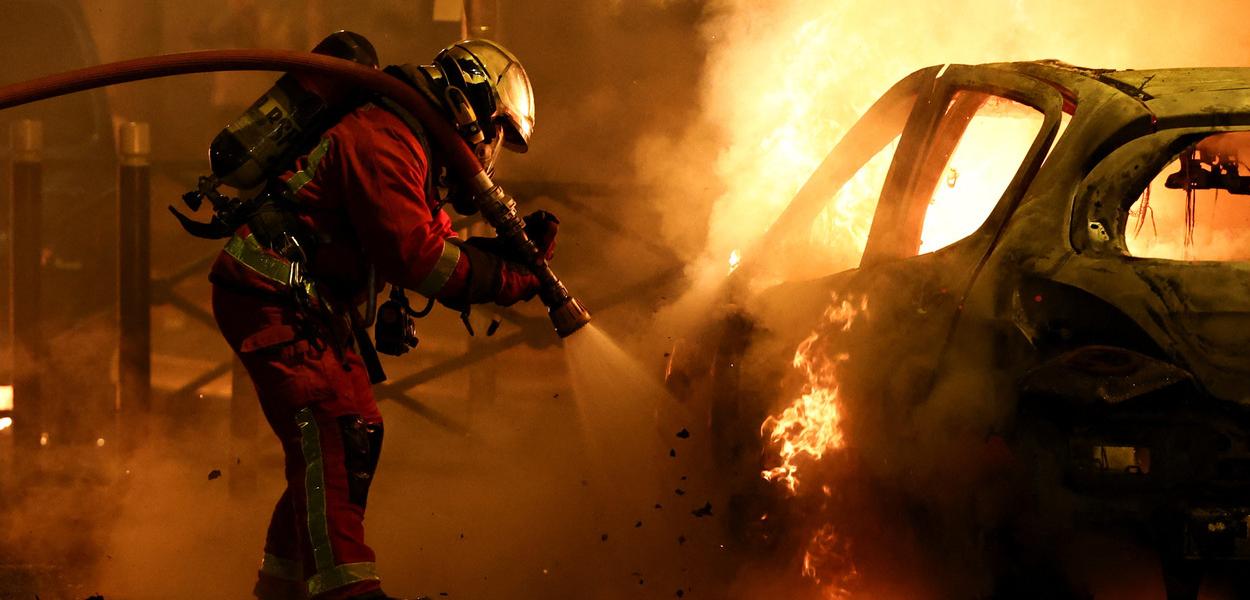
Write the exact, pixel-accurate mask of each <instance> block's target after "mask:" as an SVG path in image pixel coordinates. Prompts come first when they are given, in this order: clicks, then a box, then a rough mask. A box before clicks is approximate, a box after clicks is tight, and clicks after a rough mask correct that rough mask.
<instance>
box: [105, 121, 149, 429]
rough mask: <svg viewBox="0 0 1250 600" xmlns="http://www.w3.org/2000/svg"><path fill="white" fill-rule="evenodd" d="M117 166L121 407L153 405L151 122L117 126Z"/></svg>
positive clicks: (135, 410) (131, 409)
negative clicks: (150, 231)
mask: <svg viewBox="0 0 1250 600" xmlns="http://www.w3.org/2000/svg"><path fill="white" fill-rule="evenodd" d="M118 138H119V141H120V147H119V151H120V152H119V153H120V166H119V167H118V172H117V216H118V219H117V231H118V252H117V256H118V268H117V274H118V282H117V312H118V319H117V321H118V329H119V332H120V337H119V342H118V344H119V346H118V353H117V354H118V374H117V382H118V385H117V397H116V400H115V402H114V405H113V409H114V410H115V411H117V412H119V413H121V412H124V413H128V414H133V413H147V412H150V411H151V409H152V312H151V311H152V279H151V277H152V275H151V236H150V234H149V229H150V221H149V218H150V215H149V208H150V205H151V185H150V178H151V164H150V162H149V155H150V154H151V150H152V142H151V134H150V130H149V128H148V124H147V123H126V124H124V125H122V126H121V131H120V132H119V136H118Z"/></svg>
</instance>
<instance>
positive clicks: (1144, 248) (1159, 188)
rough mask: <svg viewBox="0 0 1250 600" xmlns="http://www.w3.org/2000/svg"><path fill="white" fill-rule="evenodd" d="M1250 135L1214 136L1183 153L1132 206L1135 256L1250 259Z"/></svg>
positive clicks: (1130, 239) (1128, 235)
mask: <svg viewBox="0 0 1250 600" xmlns="http://www.w3.org/2000/svg"><path fill="white" fill-rule="evenodd" d="M1248 164H1250V132H1234V133H1224V134H1217V135H1212V136H1210V137H1207V138H1204V139H1203V140H1202V141H1200V142H1198V143H1197V144H1195V145H1193V146H1191V147H1189V148H1187V149H1185V150H1184V151H1182V152H1181V153H1180V155H1179V156H1178V157H1177V158H1176V159H1175V160H1173V161H1172V162H1170V163H1169V164H1168V165H1167V166H1166V167H1165V168H1164V169H1163V170H1161V171H1160V172H1159V173H1158V174H1157V175H1156V176H1155V177H1154V179H1153V180H1152V181H1151V182H1150V185H1149V186H1148V187H1147V188H1146V189H1145V190H1144V191H1143V192H1142V194H1141V196H1140V197H1139V198H1138V199H1137V201H1136V202H1134V203H1133V205H1132V206H1131V208H1130V209H1129V213H1128V222H1127V224H1126V226H1125V235H1124V238H1125V240H1124V241H1125V245H1126V246H1127V248H1128V250H1129V253H1130V254H1132V255H1133V256H1138V257H1145V258H1165V259H1173V260H1216V261H1245V260H1250V167H1247V165H1248Z"/></svg>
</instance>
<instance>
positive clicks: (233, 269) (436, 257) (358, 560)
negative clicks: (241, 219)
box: [210, 40, 558, 600]
mask: <svg viewBox="0 0 1250 600" xmlns="http://www.w3.org/2000/svg"><path fill="white" fill-rule="evenodd" d="M387 72H389V73H391V74H392V75H394V76H396V77H400V78H401V79H403V80H405V81H406V82H407V83H408V84H410V85H412V86H413V87H415V88H416V89H417V90H418V91H420V92H422V93H423V94H425V95H426V97H427V98H428V99H430V100H431V101H432V102H434V103H436V104H437V105H438V106H440V107H442V108H443V109H444V113H445V115H446V116H447V118H448V119H449V120H451V121H452V122H453V123H454V124H455V125H456V126H457V128H458V130H459V131H460V132H461V134H462V135H463V136H464V137H465V139H466V141H467V142H469V143H470V144H471V146H472V147H473V149H474V151H475V152H476V153H477V155H478V157H479V159H480V160H481V161H482V163H483V165H484V166H485V167H486V168H487V169H488V170H491V169H493V165H494V162H495V158H496V156H497V154H498V153H499V152H500V149H501V148H508V149H510V150H513V151H516V152H525V151H526V150H527V149H528V144H529V138H530V133H531V132H532V130H533V127H534V104H533V96H532V89H531V86H530V81H529V77H528V76H527V75H526V72H525V70H524V69H523V68H522V66H521V64H520V63H519V62H518V61H517V59H516V57H515V56H513V55H512V54H511V53H510V52H508V51H507V50H506V49H504V48H503V47H501V46H500V45H498V44H496V43H493V42H490V41H486V40H470V41H464V42H460V43H457V44H455V45H453V46H450V47H448V48H446V49H444V50H443V51H442V52H440V53H439V54H438V55H437V57H436V58H435V59H434V62H433V64H431V65H422V66H417V67H414V66H408V65H405V66H402V67H388V68H387ZM441 173H443V168H442V165H440V162H439V157H438V155H437V153H434V152H431V150H430V148H429V146H428V144H427V141H426V139H425V135H424V132H423V130H422V129H421V128H420V125H419V123H418V122H417V121H416V120H415V119H413V118H412V117H411V116H410V115H408V114H406V113H405V112H404V111H403V110H402V109H400V108H398V106H396V105H393V104H390V103H389V102H387V101H386V100H384V99H380V98H375V99H373V100H372V101H370V102H368V103H364V104H362V105H360V106H358V107H357V108H355V109H354V110H351V111H350V112H347V113H346V116H344V117H342V118H341V119H339V120H338V121H337V122H336V123H335V124H334V125H333V126H331V127H330V128H329V129H328V130H326V132H325V133H324V135H322V136H321V137H320V139H319V140H318V141H317V144H316V146H315V147H314V148H312V149H311V151H309V152H308V153H307V154H306V155H304V156H302V157H301V158H299V159H298V160H297V161H296V162H295V164H294V165H291V166H290V169H289V170H287V171H285V172H284V173H282V174H281V175H279V176H277V177H276V178H275V179H274V180H272V181H271V182H270V185H272V186H276V187H278V188H280V191H281V193H277V194H271V195H270V196H272V197H273V198H274V200H272V201H269V202H267V203H265V204H263V205H262V206H261V207H260V208H258V209H257V210H256V211H255V216H253V217H252V218H251V219H250V220H249V221H248V223H247V224H246V225H243V226H241V227H239V228H238V229H237V230H236V231H235V233H234V236H233V237H232V238H231V239H230V241H229V242H228V243H227V245H226V247H225V249H224V250H223V251H222V253H221V254H220V255H219V256H218V257H217V259H216V261H215V263H214V264H213V266H212V271H211V275H210V279H211V281H212V283H213V314H214V316H215V317H216V319H217V323H218V326H219V327H220V329H221V332H222V334H223V335H224V336H225V338H226V340H227V342H228V343H229V344H230V347H231V348H233V350H234V351H235V353H236V354H237V355H238V357H239V359H240V360H241V361H242V363H243V365H244V366H245V367H246V369H247V372H248V374H249V375H250V376H251V379H252V382H253V383H254V384H255V387H256V391H257V394H258V396H259V398H260V404H261V409H262V410H263V412H264V415H265V418H266V420H267V421H268V423H269V425H270V427H271V428H272V429H273V431H274V433H275V434H276V435H277V436H278V439H279V440H280V441H281V444H282V449H283V452H284V454H285V475H286V484H287V486H286V490H285V491H284V492H283V493H282V496H281V498H279V499H278V502H277V505H276V506H275V507H274V510H273V517H272V519H271V521H270V524H269V530H268V535H267V537H266V541H265V548H264V558H263V562H262V564H261V567H260V571H259V575H258V581H257V583H256V586H255V588H254V593H255V594H256V597H257V598H261V599H263V600H267V599H287V598H313V599H316V600H326V599H340V598H379V599H382V598H388V596H386V594H384V593H383V592H382V590H381V585H380V581H379V578H378V574H377V571H376V569H375V567H374V553H373V550H371V549H370V548H369V546H368V545H366V543H365V536H364V522H363V521H364V514H365V505H366V500H367V498H368V493H369V485H370V483H371V481H372V479H373V476H374V471H375V469H376V467H377V463H378V456H379V452H380V451H381V443H382V415H381V414H380V413H379V412H378V407H377V404H376V402H375V400H374V397H373V392H372V389H371V381H370V372H371V369H369V368H368V366H369V365H367V364H366V363H367V362H369V354H370V351H371V350H372V347H371V346H370V345H369V342H368V338H367V337H362V336H361V335H359V333H360V329H361V325H362V321H363V320H366V317H365V316H364V315H362V314H361V311H360V310H359V308H358V307H359V306H361V305H362V304H367V303H368V302H367V301H368V299H369V297H370V296H376V294H377V292H378V291H379V287H380V286H379V285H374V282H375V281H376V282H377V284H381V283H389V284H392V285H393V286H396V287H399V288H403V289H408V290H414V291H416V292H418V293H420V294H422V295H424V296H427V297H429V298H433V299H436V300H438V301H440V302H441V303H443V304H445V305H447V306H450V307H453V308H457V309H465V308H466V307H468V306H469V305H471V304H477V303H495V304H499V305H503V306H508V305H511V304H514V303H516V302H521V301H526V300H530V299H531V298H533V297H534V296H535V294H536V293H537V292H538V290H539V283H538V281H537V280H536V278H535V277H534V276H533V275H531V274H530V273H529V272H528V271H527V270H526V269H525V268H523V267H521V266H520V265H519V264H517V263H515V262H514V261H511V260H509V258H510V257H509V256H508V254H507V252H506V251H504V250H503V249H502V248H500V247H499V245H498V244H496V243H495V240H494V239H493V238H492V239H484V238H470V239H468V240H465V241H461V240H459V239H457V237H456V234H455V233H454V232H453V230H452V227H451V220H450V219H449V217H448V216H447V214H446V213H445V212H443V210H442V204H443V202H444V201H447V202H451V203H454V204H455V206H456V207H457V209H458V210H460V211H461V212H470V211H471V209H469V208H468V207H467V206H466V205H467V204H468V203H466V202H464V201H463V200H464V199H463V198H459V197H458V196H457V195H456V193H455V191H454V189H452V190H450V191H447V190H446V189H444V188H445V186H446V182H445V179H444V178H443V177H441V176H440V174H441ZM526 223H527V232H528V233H529V234H530V235H531V238H532V239H534V240H535V241H536V243H537V244H538V245H539V247H540V250H542V251H544V252H545V253H546V254H547V256H548V257H550V256H551V252H552V250H553V249H554V244H555V234H556V226H557V223H558V221H557V220H556V219H555V218H554V217H553V216H551V215H550V214H548V213H544V212H539V213H535V214H534V215H531V216H530V217H528V218H527V219H526ZM373 357H374V359H376V355H373Z"/></svg>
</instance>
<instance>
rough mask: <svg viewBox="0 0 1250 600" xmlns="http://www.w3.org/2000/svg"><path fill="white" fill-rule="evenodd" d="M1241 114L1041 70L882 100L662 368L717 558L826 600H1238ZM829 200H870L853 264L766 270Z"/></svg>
mask: <svg viewBox="0 0 1250 600" xmlns="http://www.w3.org/2000/svg"><path fill="white" fill-rule="evenodd" d="M1248 90H1250V69H1168V70H1152V71H1113V70H1101V69H1087V68H1079V67H1075V66H1071V65H1068V64H1064V63H1060V62H1056V61H1037V62H1018V63H1001V64H986V65H977V66H969V65H945V66H934V67H929V68H926V69H922V70H919V71H916V72H915V73H913V74H911V75H910V76H908V77H906V78H904V79H903V80H901V81H899V82H898V83H897V84H895V85H894V86H893V87H892V88H891V89H890V90H889V91H888V92H886V93H885V95H884V96H882V97H881V98H880V99H879V100H878V101H877V102H876V103H875V104H874V105H872V107H871V108H869V109H868V111H867V112H866V113H865V114H864V116H863V117H862V118H861V119H860V120H859V121H858V122H857V123H856V124H855V125H854V126H852V127H851V128H850V129H849V130H848V132H847V133H846V134H845V136H844V137H843V138H842V140H841V141H840V142H839V143H838V144H837V145H836V147H835V148H834V150H833V151H832V153H831V154H830V155H829V156H828V157H827V158H826V159H825V160H824V162H823V163H822V164H821V165H820V166H819V168H818V169H817V170H816V172H815V174H814V175H813V176H812V177H811V179H810V180H809V181H808V182H807V183H806V185H804V187H803V188H802V190H801V191H800V192H799V193H798V195H797V196H796V197H795V198H794V200H793V201H792V202H791V203H790V204H789V206H788V207H787V208H786V209H785V210H784V212H783V213H782V214H781V215H780V216H779V218H778V219H777V220H776V221H775V222H774V223H773V224H772V226H771V227H770V229H769V231H768V234H767V235H765V236H764V238H763V239H764V242H763V243H762V244H761V245H760V246H758V247H756V248H753V249H748V250H747V251H746V252H744V253H743V254H742V256H741V259H740V260H741V262H740V263H739V262H738V257H737V256H736V255H735V256H734V257H733V259H732V260H733V262H732V264H731V267H730V270H731V275H730V281H729V285H728V289H729V292H728V293H729V296H730V299H731V306H732V308H730V309H729V310H728V313H727V315H726V316H725V317H724V319H722V320H721V322H720V323H719V324H718V325H717V326H716V327H715V328H714V329H715V333H716V337H714V338H709V337H705V338H704V339H714V340H715V341H716V343H714V344H710V345H708V346H706V347H704V348H701V349H694V350H693V351H686V352H682V351H681V350H682V349H681V348H678V349H677V353H675V354H674V356H673V359H672V363H671V364H670V367H669V374H668V381H669V382H670V385H671V386H673V387H675V388H678V389H679V390H680V392H681V394H682V396H683V397H689V398H695V399H697V400H693V401H696V402H697V401H700V400H701V401H702V402H704V403H705V405H706V407H707V411H708V417H709V423H710V430H711V432H712V434H713V437H714V438H715V439H716V440H717V441H716V443H717V446H718V449H717V450H718V453H717V454H718V456H719V457H720V461H721V469H722V470H723V471H725V472H726V473H728V478H729V479H731V480H733V481H735V482H736V484H735V493H734V496H733V499H732V501H731V507H732V509H733V512H734V519H735V522H736V523H737V527H736V530H737V532H738V535H740V536H742V537H743V538H745V539H749V540H751V541H752V542H753V544H754V545H755V546H756V547H761V546H765V545H766V546H768V547H771V548H774V550H775V552H776V554H777V556H779V557H786V558H780V559H779V560H780V561H781V562H782V563H785V564H787V565H791V562H788V561H791V559H790V558H788V557H791V556H792V555H794V551H795V550H796V549H797V551H798V553H797V555H798V556H801V557H802V558H801V564H802V569H803V572H804V573H805V574H807V575H808V576H809V577H810V578H812V579H813V580H817V581H819V582H820V587H821V588H822V589H823V590H825V594H826V595H827V596H828V597H849V596H852V595H854V592H855V590H856V586H857V585H860V586H863V585H870V584H868V583H865V582H866V581H868V580H870V579H872V578H873V573H874V571H875V573H876V579H877V580H886V579H894V580H896V581H897V580H900V579H906V577H902V578H900V577H898V576H897V575H898V573H899V572H901V570H908V571H910V575H912V576H914V577H915V578H916V579H924V580H927V581H928V582H929V584H932V583H933V582H934V581H939V580H941V581H942V583H940V584H937V585H938V587H937V588H933V587H932V586H930V592H931V593H934V594H936V596H935V597H987V596H990V597H1004V598H1007V597H1010V598H1021V597H1038V598H1042V597H1045V598H1056V597H1086V596H1085V594H1087V593H1089V591H1088V590H1090V589H1091V586H1096V584H1095V583H1091V581H1094V580H1097V579H1100V578H1101V579H1111V580H1115V579H1117V578H1120V579H1127V578H1130V577H1134V578H1137V579H1139V580H1143V581H1147V582H1152V581H1153V582H1156V584H1157V585H1159V586H1162V587H1165V588H1166V590H1167V595H1168V598H1170V599H1191V598H1197V594H1198V589H1199V586H1200V585H1202V582H1203V580H1204V577H1206V576H1208V575H1209V577H1206V579H1207V581H1208V585H1231V586H1234V587H1233V588H1232V589H1234V590H1243V591H1244V590H1245V589H1250V579H1248V578H1247V577H1246V575H1245V574H1244V571H1245V570H1246V569H1245V568H1237V566H1236V565H1244V564H1245V563H1244V562H1239V561H1245V560H1247V559H1250V531H1248V526H1250V262H1245V261H1246V260H1247V259H1250V236H1247V235H1246V234H1247V232H1250V202H1247V200H1246V198H1245V196H1246V195H1247V194H1250V171H1248V170H1247V169H1248V168H1250V93H1247V92H1248ZM887 161H888V162H887ZM887 165H888V166H887ZM874 175H875V176H879V180H880V181H881V183H880V187H879V188H878V187H875V186H874V185H872V183H871V181H872V179H873V176H874ZM866 182H869V183H866ZM852 188H856V189H858V190H860V193H863V192H867V193H873V194H875V193H876V192H877V191H879V200H878V201H877V203H876V209H875V213H874V215H873V219H872V225H871V230H870V232H869V235H868V237H867V243H866V245H865V246H864V250H863V254H862V258H861V261H860V264H859V266H858V267H857V268H853V269H850V270H845V271H841V272H837V273H833V274H829V275H823V276H812V275H813V274H812V273H810V271H807V272H805V271H803V268H804V267H796V266H794V264H787V261H790V262H792V263H796V264H798V263H801V262H803V261H801V260H800V261H795V260H793V259H794V257H795V256H798V257H803V256H804V255H805V253H804V251H803V247H804V246H803V244H805V243H806V240H807V239H808V238H809V237H810V235H809V233H810V231H811V228H812V227H813V222H814V221H816V222H818V221H819V219H818V217H819V215H820V214H821V213H822V211H824V210H826V207H827V205H828V203H829V200H830V198H832V197H834V196H835V195H837V194H840V193H855V190H854V189H852ZM807 262H808V263H809V264H810V262H811V261H807ZM777 281H781V283H776V282H777ZM761 282H763V283H761ZM779 358H781V359H784V360H779ZM761 474H762V475H763V477H760V475H761ZM1108 549H1110V550H1108ZM1121 551H1123V552H1124V553H1126V554H1132V553H1134V552H1136V553H1139V554H1140V553H1145V554H1148V555H1150V556H1151V557H1152V558H1151V561H1154V560H1156V559H1157V561H1158V562H1157V563H1153V564H1161V565H1162V567H1161V568H1157V569H1156V571H1157V572H1158V573H1161V576H1159V575H1154V576H1153V579H1151V577H1146V576H1142V577H1139V576H1137V575H1131V574H1130V573H1128V572H1126V571H1118V570H1117V569H1116V568H1115V566H1114V565H1116V564H1118V563H1117V561H1116V559H1115V558H1114V557H1115V556H1116V555H1117V554H1118V553H1120V552H1121ZM1230 564H1231V565H1234V567H1233V568H1227V567H1228V565H1230ZM1091 565H1101V567H1097V568H1096V567H1093V566H1091ZM1095 571H1098V573H1094V572H1095ZM1092 573H1094V574H1092ZM857 580H858V581H859V583H858V584H857V583H856V581H857ZM1230 580H1231V582H1229V581H1230ZM1160 581H1161V583H1158V582H1160ZM1219 582H1223V583H1219ZM876 589H877V591H878V592H880V590H881V589H883V588H882V587H881V586H877V588H876ZM892 589H893V590H894V593H896V594H897V593H899V592H898V588H892ZM933 589H938V590H940V591H937V592H933V591H932V590H933ZM870 595H872V594H870ZM876 595H877V596H878V597H882V596H888V594H876ZM903 595H904V596H907V595H909V594H905V593H904V594H903ZM912 597H915V596H912Z"/></svg>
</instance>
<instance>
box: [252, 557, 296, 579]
mask: <svg viewBox="0 0 1250 600" xmlns="http://www.w3.org/2000/svg"><path fill="white" fill-rule="evenodd" d="M303 571H304V570H303V569H302V568H300V564H299V563H298V562H296V561H293V560H289V559H286V558H282V557H278V556H274V555H272V554H270V553H268V552H266V553H265V557H264V558H263V559H261V561H260V572H261V573H264V574H265V575H268V576H269V577H273V578H275V579H282V580H284V581H303V580H304V572H303Z"/></svg>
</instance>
